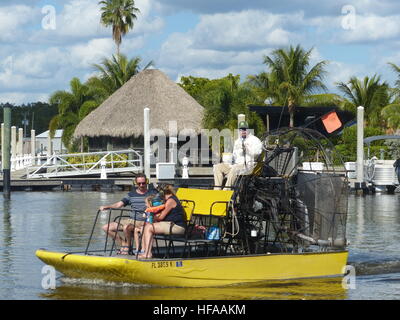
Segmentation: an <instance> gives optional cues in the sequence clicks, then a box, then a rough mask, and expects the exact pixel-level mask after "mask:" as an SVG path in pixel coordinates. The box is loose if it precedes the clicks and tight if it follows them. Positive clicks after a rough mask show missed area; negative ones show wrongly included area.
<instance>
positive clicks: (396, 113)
mask: <svg viewBox="0 0 400 320" xmlns="http://www.w3.org/2000/svg"><path fill="white" fill-rule="evenodd" d="M389 65H390V66H391V68H392V70H393V71H394V72H396V73H397V77H398V79H397V80H396V82H395V86H396V87H395V88H393V89H391V92H392V95H393V101H392V103H391V104H389V105H387V106H385V107H384V108H382V111H381V115H382V117H383V119H384V120H385V121H386V124H387V126H388V127H389V128H390V129H391V130H393V131H395V130H396V129H398V128H400V67H399V66H397V65H396V64H394V63H391V62H389Z"/></svg>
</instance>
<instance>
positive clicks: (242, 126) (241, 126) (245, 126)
mask: <svg viewBox="0 0 400 320" xmlns="http://www.w3.org/2000/svg"><path fill="white" fill-rule="evenodd" d="M248 128H249V124H248V123H247V122H246V121H240V122H239V129H248Z"/></svg>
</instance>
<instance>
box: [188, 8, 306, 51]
mask: <svg viewBox="0 0 400 320" xmlns="http://www.w3.org/2000/svg"><path fill="white" fill-rule="evenodd" d="M302 20H303V15H302V13H296V14H289V15H274V14H271V13H269V12H265V11H255V10H246V11H241V12H230V13H225V14H214V15H204V16H202V17H201V19H200V23H199V24H198V25H197V26H196V28H195V30H194V32H193V36H194V38H195V43H194V45H195V46H197V47H198V48H216V49H218V50H232V49H252V48H261V47H265V46H284V45H287V44H288V43H289V42H290V41H291V40H292V39H295V38H296V35H295V34H294V33H291V32H289V31H287V30H285V29H284V26H285V24H286V22H287V21H302Z"/></svg>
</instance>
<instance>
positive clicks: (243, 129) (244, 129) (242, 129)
mask: <svg viewBox="0 0 400 320" xmlns="http://www.w3.org/2000/svg"><path fill="white" fill-rule="evenodd" d="M239 130H241V131H247V128H240V129H239Z"/></svg>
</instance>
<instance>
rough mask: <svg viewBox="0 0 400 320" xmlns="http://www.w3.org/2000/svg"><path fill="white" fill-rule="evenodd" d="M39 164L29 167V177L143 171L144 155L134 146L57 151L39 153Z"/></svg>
mask: <svg viewBox="0 0 400 320" xmlns="http://www.w3.org/2000/svg"><path fill="white" fill-rule="evenodd" d="M34 160H35V161H34V162H31V163H35V165H30V166H27V167H25V168H26V176H27V178H28V179H33V178H52V177H67V176H81V175H99V174H100V175H101V177H102V178H104V176H105V175H106V174H107V173H119V172H142V171H143V159H142V155H141V154H140V153H139V152H138V151H136V150H132V149H128V150H119V151H102V152H87V153H73V154H61V155H57V154H53V155H52V156H38V157H35V159H34Z"/></svg>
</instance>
